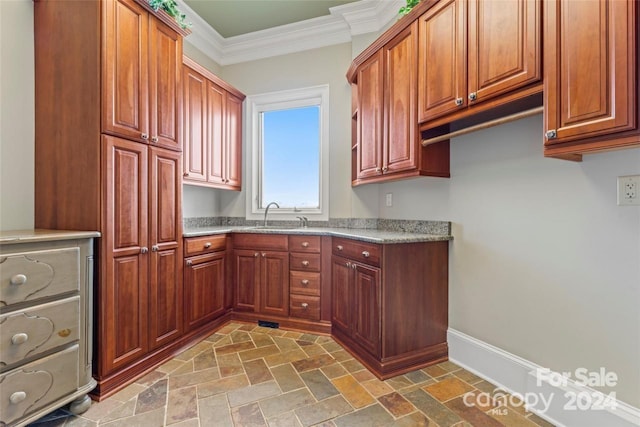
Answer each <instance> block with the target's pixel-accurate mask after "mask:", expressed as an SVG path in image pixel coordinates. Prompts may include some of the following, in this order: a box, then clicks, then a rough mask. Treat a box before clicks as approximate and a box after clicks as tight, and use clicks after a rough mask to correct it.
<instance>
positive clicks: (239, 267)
mask: <svg viewBox="0 0 640 427" xmlns="http://www.w3.org/2000/svg"><path fill="white" fill-rule="evenodd" d="M233 254H234V255H233V257H234V259H235V282H236V283H235V294H236V295H235V308H236V310H243V311H256V308H257V306H258V304H257V299H258V297H259V295H260V294H259V291H258V287H259V286H260V258H259V257H260V253H259V252H257V251H251V250H235V251H233Z"/></svg>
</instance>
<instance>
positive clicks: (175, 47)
mask: <svg viewBox="0 0 640 427" xmlns="http://www.w3.org/2000/svg"><path fill="white" fill-rule="evenodd" d="M149 27H150V29H149V30H150V31H149V46H150V48H149V56H150V58H149V60H150V63H149V107H150V114H151V130H150V132H151V142H152V143H153V144H155V145H159V146H162V147H166V148H170V149H173V150H181V149H182V147H181V144H180V137H179V135H180V129H179V128H180V108H181V107H180V106H181V105H182V102H181V100H182V92H181V91H180V90H179V89H180V76H181V73H180V68H181V66H182V37H181V36H179V35H178V34H177V33H176V32H175V31H173V30H172V29H171V28H169V27H168V26H167V25H165V24H163V23H162V22H160V21H158V20H157V19H150V20H149Z"/></svg>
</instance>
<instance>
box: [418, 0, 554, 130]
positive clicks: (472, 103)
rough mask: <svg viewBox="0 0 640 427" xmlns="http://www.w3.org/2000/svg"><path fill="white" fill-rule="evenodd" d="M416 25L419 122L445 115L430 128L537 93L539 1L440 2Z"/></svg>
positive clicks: (538, 76) (468, 0)
mask: <svg viewBox="0 0 640 427" xmlns="http://www.w3.org/2000/svg"><path fill="white" fill-rule="evenodd" d="M418 22H419V30H418V32H419V51H418V120H419V122H420V123H423V122H429V121H433V120H435V119H437V118H439V117H442V116H445V115H448V117H446V119H443V120H439V121H437V122H434V123H432V125H436V124H438V125H439V124H442V123H447V122H450V121H452V120H457V119H460V118H463V117H466V116H469V115H471V114H475V113H476V112H479V111H480V110H481V108H479V106H480V105H482V104H483V103H484V102H485V101H492V103H491V104H488V105H485V106H484V107H482V109H486V108H494V107H497V106H499V105H501V104H503V103H506V102H510V101H514V100H516V99H518V98H520V97H526V96H529V95H531V94H534V93H539V92H540V91H541V85H540V81H541V78H542V68H541V64H542V58H541V57H542V51H541V43H542V37H541V2H540V1H539V0H514V1H509V2H496V1H491V0H441V1H439V2H437V3H436V4H435V5H434V6H433V7H432V8H430V9H428V10H427V11H426V12H425V13H424V14H423V15H422V16H420V18H419V19H418ZM518 91H521V92H520V93H519V92H518ZM498 97H503V98H501V99H498ZM468 107H470V108H468ZM423 127H424V126H423Z"/></svg>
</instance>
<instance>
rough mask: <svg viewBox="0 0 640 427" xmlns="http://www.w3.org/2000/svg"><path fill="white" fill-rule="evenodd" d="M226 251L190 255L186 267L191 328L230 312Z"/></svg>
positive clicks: (187, 325)
mask: <svg viewBox="0 0 640 427" xmlns="http://www.w3.org/2000/svg"><path fill="white" fill-rule="evenodd" d="M226 259H227V257H226V253H225V252H214V253H212V254H208V255H200V256H194V257H190V258H187V259H186V260H185V266H184V312H185V328H186V329H188V330H191V329H193V328H196V327H198V326H200V325H203V324H205V323H207V322H210V321H212V320H214V319H216V318H217V317H220V316H221V315H223V314H224V313H225V312H226V307H225V281H226V275H225V273H226V268H225V264H226Z"/></svg>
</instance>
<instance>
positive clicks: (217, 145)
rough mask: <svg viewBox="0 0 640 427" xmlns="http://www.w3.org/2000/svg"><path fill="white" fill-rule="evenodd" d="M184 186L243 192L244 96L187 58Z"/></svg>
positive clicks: (184, 73) (185, 67)
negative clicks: (241, 190)
mask: <svg viewBox="0 0 640 427" xmlns="http://www.w3.org/2000/svg"><path fill="white" fill-rule="evenodd" d="M183 61H184V65H183V68H182V70H183V71H182V72H183V81H184V87H183V92H184V93H183V97H184V177H183V181H184V183H185V184H194V185H201V186H207V187H213V188H221V189H228V190H238V191H239V190H240V189H241V188H242V102H243V100H244V98H245V96H244V94H242V93H241V92H239V91H238V90H237V89H235V88H233V87H232V86H230V85H229V84H227V83H226V82H224V81H223V80H221V79H220V78H218V77H217V76H215V75H214V74H212V73H211V72H209V71H208V70H206V69H205V68H204V67H202V66H200V65H198V64H197V63H196V62H194V61H192V60H191V59H189V58H187V57H184V59H183Z"/></svg>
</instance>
